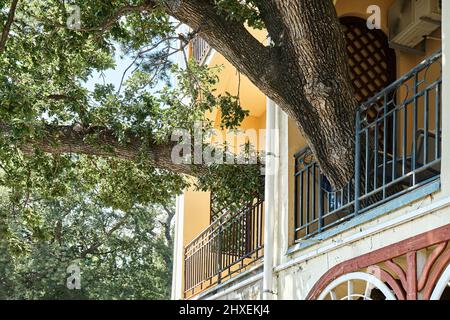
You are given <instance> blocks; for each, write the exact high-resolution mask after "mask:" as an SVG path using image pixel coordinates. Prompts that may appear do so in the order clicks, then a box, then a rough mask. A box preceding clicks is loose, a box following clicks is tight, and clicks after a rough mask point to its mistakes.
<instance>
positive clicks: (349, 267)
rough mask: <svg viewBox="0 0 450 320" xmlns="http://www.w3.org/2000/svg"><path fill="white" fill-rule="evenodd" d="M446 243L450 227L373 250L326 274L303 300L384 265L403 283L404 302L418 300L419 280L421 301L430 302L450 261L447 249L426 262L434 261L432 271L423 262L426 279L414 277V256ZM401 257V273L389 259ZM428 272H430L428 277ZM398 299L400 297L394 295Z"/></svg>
mask: <svg viewBox="0 0 450 320" xmlns="http://www.w3.org/2000/svg"><path fill="white" fill-rule="evenodd" d="M449 240H450V224H448V225H445V226H443V227H440V228H437V229H434V230H431V231H428V232H425V233H422V234H419V235H417V236H414V237H411V238H408V239H406V240H403V241H400V242H398V243H395V244H392V245H389V246H387V247H384V248H381V249H378V250H375V251H372V252H370V253H367V254H364V255H362V256H359V257H356V258H353V259H350V260H347V261H344V262H342V263H340V264H338V265H336V266H334V267H333V268H331V269H330V270H329V271H328V272H326V273H325V274H324V275H323V276H322V277H321V278H320V279H319V281H317V283H316V284H315V285H314V286H313V288H312V289H311V290H310V292H309V294H308V296H307V298H306V299H308V300H314V299H317V298H318V297H319V295H320V294H321V292H323V291H324V289H325V288H326V287H327V286H328V285H329V284H330V283H331V282H332V281H333V280H335V279H337V278H339V277H340V276H343V275H345V274H348V273H352V272H357V271H359V270H361V269H364V268H368V267H371V266H372V267H373V266H376V265H379V264H383V263H384V264H386V266H387V267H389V269H390V270H392V271H394V273H396V274H398V275H399V276H398V277H399V279H400V280H401V281H400V283H401V284H402V290H404V291H405V292H404V293H405V296H406V299H409V300H412V299H416V298H417V294H418V289H417V288H418V282H419V279H420V281H421V283H422V282H425V283H426V284H425V285H424V298H425V299H429V298H430V296H431V292H432V290H433V289H434V287H435V285H436V282H437V281H438V279H439V277H440V276H441V274H442V273H443V272H444V269H445V267H446V266H447V264H448V263H449V262H450V249H446V250H442V251H441V252H440V253H439V254H437V253H436V250H435V251H433V253H432V254H431V255H430V257H429V259H428V261H429V260H430V258H431V259H433V261H435V262H433V263H434V268H433V270H432V271H431V272H430V270H429V269H431V267H432V266H431V264H433V263H431V264H430V263H426V265H427V266H428V265H430V266H429V267H428V268H427V269H426V270H424V271H425V272H427V275H425V276H422V274H423V273H422V274H420V275H417V274H416V268H417V264H416V253H417V251H419V250H421V249H425V248H428V247H431V246H435V245H439V246H438V247H441V246H444V247H447V245H448V242H449ZM438 251H439V250H438ZM401 256H406V260H407V267H406V270H403V269H402V268H401V267H400V266H399V265H397V264H395V263H394V262H393V261H392V259H394V258H398V257H401ZM399 268H400V269H399ZM449 272H450V271H449ZM428 273H430V275H429V274H428ZM423 278H425V280H423ZM405 282H406V283H405ZM405 284H406V286H405ZM398 290H399V289H398V288H396V290H395V291H398ZM397 298H400V297H399V296H398V295H397Z"/></svg>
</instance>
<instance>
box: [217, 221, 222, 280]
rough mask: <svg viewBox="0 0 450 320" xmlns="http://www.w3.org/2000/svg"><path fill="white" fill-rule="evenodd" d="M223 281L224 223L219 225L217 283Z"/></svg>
mask: <svg viewBox="0 0 450 320" xmlns="http://www.w3.org/2000/svg"><path fill="white" fill-rule="evenodd" d="M221 281H222V223H220V225H219V234H218V235H217V283H218V284H220V283H221Z"/></svg>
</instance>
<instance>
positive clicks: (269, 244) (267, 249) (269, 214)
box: [263, 98, 278, 300]
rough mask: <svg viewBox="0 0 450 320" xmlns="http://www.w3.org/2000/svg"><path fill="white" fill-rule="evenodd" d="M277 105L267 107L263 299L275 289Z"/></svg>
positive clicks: (271, 296)
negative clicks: (274, 241)
mask: <svg viewBox="0 0 450 320" xmlns="http://www.w3.org/2000/svg"><path fill="white" fill-rule="evenodd" d="M277 140H278V134H277V131H276V105H275V103H274V102H273V101H271V100H270V99H268V98H267V105H266V172H265V191H264V203H265V204H264V207H265V210H264V275H263V299H264V300H271V299H273V298H274V294H273V293H274V290H273V289H274V288H273V247H274V243H273V238H274V237H273V234H274V232H273V231H274V230H273V229H274V228H273V222H274V215H275V209H276V204H275V203H276V197H275V193H274V190H275V173H276V162H277V157H276V155H277V150H276V149H277V148H276V147H277V142H278V141H277Z"/></svg>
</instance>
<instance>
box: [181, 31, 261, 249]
mask: <svg viewBox="0 0 450 320" xmlns="http://www.w3.org/2000/svg"><path fill="white" fill-rule="evenodd" d="M251 32H252V34H253V35H254V36H255V37H256V38H257V39H259V40H260V41H261V42H264V40H265V39H266V32H265V31H259V30H252V31H251ZM209 66H211V67H214V66H221V67H222V71H221V72H220V73H219V82H218V84H217V86H216V88H215V89H216V94H225V93H226V92H228V93H230V94H231V95H237V93H238V83H239V73H238V72H237V70H236V68H235V67H233V66H232V65H231V64H230V63H229V62H228V61H227V60H226V59H225V58H224V57H223V56H222V55H220V54H219V53H217V52H216V53H215V54H214V55H213V57H212V58H211V61H210V62H209ZM239 93H240V94H239V97H240V101H241V105H242V107H243V108H244V109H246V110H249V112H250V115H249V116H248V117H246V118H245V119H244V121H243V122H242V124H241V126H240V129H241V130H248V129H256V131H257V133H258V134H257V141H256V142H255V143H253V144H254V145H255V147H256V148H257V150H259V151H260V150H263V149H264V148H265V135H264V134H262V135H260V134H259V130H260V129H265V127H266V97H265V95H264V94H263V93H261V91H259V90H258V89H257V88H256V87H255V86H254V85H253V84H252V83H251V82H250V80H248V78H247V77H245V76H244V75H241V76H240V90H239ZM207 117H208V118H209V119H211V120H213V121H214V124H215V128H217V129H218V130H219V131H220V132H221V133H222V135H223V139H225V134H226V133H225V132H224V131H223V130H220V129H219V125H220V113H219V112H218V111H217V110H215V111H213V112H211V113H209V114H207ZM212 141H213V142H215V141H217V139H212ZM227 143H229V144H230V146H231V147H232V148H235V149H234V150H235V151H237V150H236V148H238V147H239V146H237V144H239V141H238V140H236V139H233V140H227ZM209 224H210V193H209V192H198V191H194V190H193V189H189V190H187V191H185V193H184V237H183V242H184V244H185V245H186V244H188V243H189V242H190V241H192V240H193V239H194V238H195V237H196V236H197V235H198V234H199V233H201V232H202V231H203V230H204V229H205V228H207V227H208V225H209Z"/></svg>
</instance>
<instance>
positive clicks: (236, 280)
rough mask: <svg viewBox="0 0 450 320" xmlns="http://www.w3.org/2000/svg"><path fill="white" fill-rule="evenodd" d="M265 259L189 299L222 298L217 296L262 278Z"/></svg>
mask: <svg viewBox="0 0 450 320" xmlns="http://www.w3.org/2000/svg"><path fill="white" fill-rule="evenodd" d="M263 260H264V258H262V259H261V260H260V262H261V263H260V264H258V265H257V266H255V267H253V268H251V269H249V270H246V271H244V272H242V273H240V274H238V275H237V276H235V277H233V278H231V279H228V280H226V281H224V282H222V283H221V284H218V285H215V286H212V287H211V288H209V289H206V290H205V291H203V292H201V293H199V294H198V295H196V296H193V297H191V298H189V299H188V300H210V299H211V298H212V297H214V299H220V297H218V298H217V296H223V295H226V294H227V293H228V292H234V291H236V290H239V288H241V287H245V286H247V285H250V284H252V283H254V282H256V281H259V280H261V279H262V274H263V263H262V262H263Z"/></svg>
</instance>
